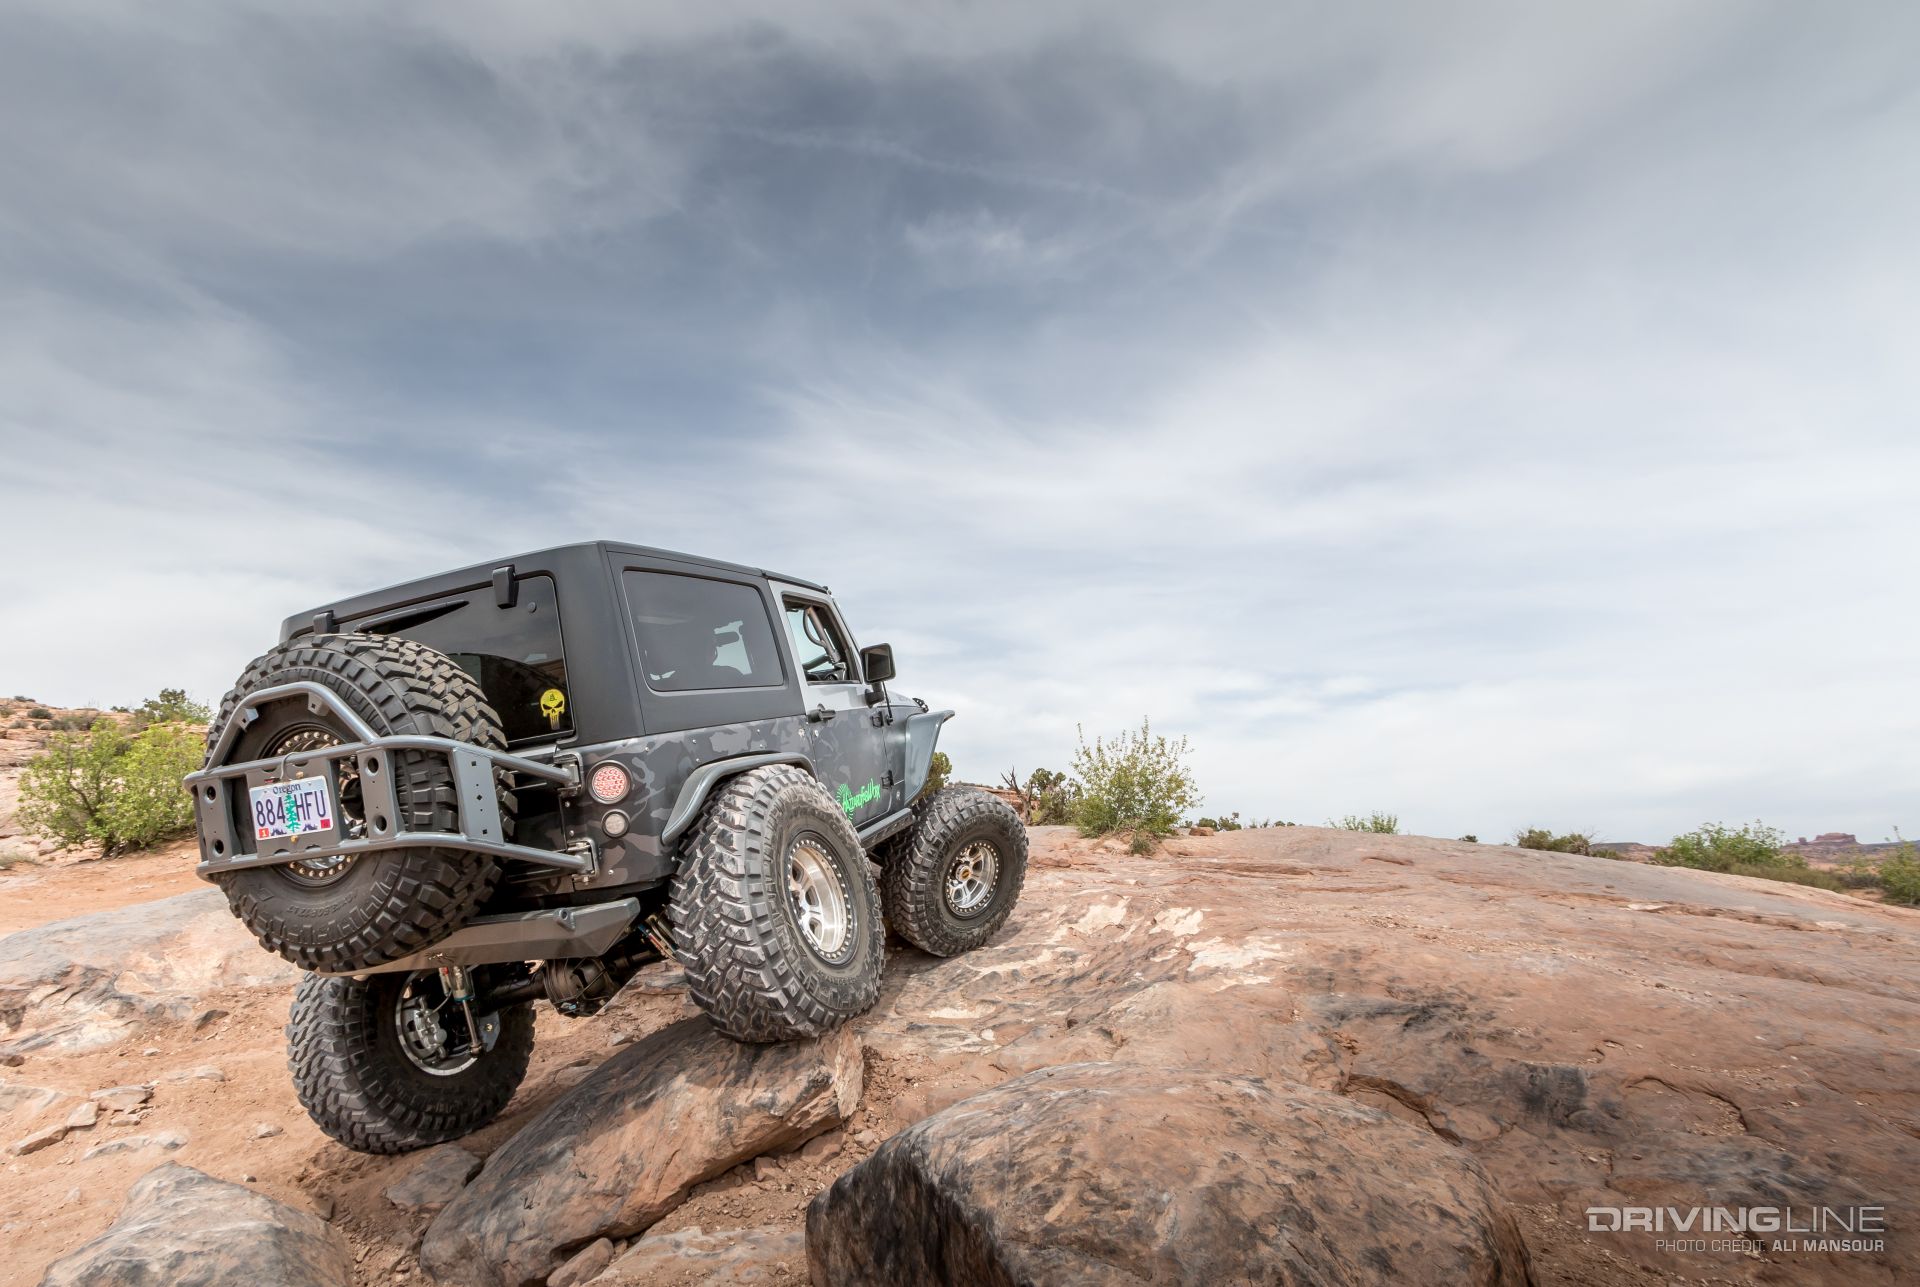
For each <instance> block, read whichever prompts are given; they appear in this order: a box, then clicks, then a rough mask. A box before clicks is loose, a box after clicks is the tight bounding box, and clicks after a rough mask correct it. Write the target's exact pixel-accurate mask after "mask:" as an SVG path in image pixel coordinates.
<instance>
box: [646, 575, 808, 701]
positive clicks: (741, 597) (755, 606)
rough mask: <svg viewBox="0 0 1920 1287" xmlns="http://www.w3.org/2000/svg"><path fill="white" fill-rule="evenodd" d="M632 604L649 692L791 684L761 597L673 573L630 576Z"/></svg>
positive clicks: (736, 586)
mask: <svg viewBox="0 0 1920 1287" xmlns="http://www.w3.org/2000/svg"><path fill="white" fill-rule="evenodd" d="M626 588H627V603H628V604H629V605H630V607H631V608H632V610H633V634H634V638H635V640H636V641H638V643H639V645H640V665H641V669H642V670H643V671H645V672H646V676H647V686H648V687H649V688H651V689H653V690H654V691H655V692H658V693H679V692H685V691H687V690H689V689H695V688H768V687H774V686H777V685H779V684H783V683H785V682H786V677H785V675H783V674H782V673H781V670H780V654H779V650H778V649H777V648H775V646H774V641H773V623H772V622H771V621H769V620H768V619H767V605H766V602H765V601H764V600H763V599H762V598H761V597H760V591H759V590H758V589H756V588H755V587H753V586H750V585H742V584H741V583H740V582H738V581H715V580H712V579H711V578H708V577H699V576H682V575H680V574H679V573H674V572H640V571H634V570H629V571H628V572H627V573H626Z"/></svg>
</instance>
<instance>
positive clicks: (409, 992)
mask: <svg viewBox="0 0 1920 1287" xmlns="http://www.w3.org/2000/svg"><path fill="white" fill-rule="evenodd" d="M491 1017H492V1016H489V1018H491ZM393 1020H394V1023H395V1025H396V1026H397V1027H398V1028H399V1031H400V1051H401V1053H402V1054H404V1055H406V1057H407V1060H408V1062H409V1063H411V1064H412V1065H413V1066H414V1067H415V1068H418V1069H419V1070H420V1071H421V1072H423V1073H427V1074H429V1075H431V1076H434V1077H451V1076H453V1075H454V1074H455V1073H459V1072H465V1071H466V1070H467V1069H469V1068H471V1067H473V1065H474V1063H475V1061H477V1060H478V1059H479V1058H480V1054H481V1051H482V1050H483V1049H484V1046H483V1044H482V1043H481V1042H476V1041H474V1040H473V1035H472V1034H469V1033H468V1031H467V1026H466V1016H465V1015H464V1014H463V1013H462V1012H461V1007H460V1003H459V1002H457V1001H454V1000H452V999H451V998H449V997H448V996H447V994H446V992H445V990H444V989H443V988H442V987H441V985H440V978H439V974H438V972H436V971H432V970H421V971H418V972H417V973H415V974H414V976H413V977H412V978H410V979H408V980H407V986H406V987H404V988H402V989H400V1001H399V1004H398V1005H396V1006H394V1009H393Z"/></svg>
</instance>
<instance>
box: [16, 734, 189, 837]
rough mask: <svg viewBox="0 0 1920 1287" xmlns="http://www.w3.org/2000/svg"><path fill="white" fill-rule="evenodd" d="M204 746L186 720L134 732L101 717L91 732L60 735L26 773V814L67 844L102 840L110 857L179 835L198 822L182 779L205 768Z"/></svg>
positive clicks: (31, 825)
mask: <svg viewBox="0 0 1920 1287" xmlns="http://www.w3.org/2000/svg"><path fill="white" fill-rule="evenodd" d="M201 749H202V748H201V739H200V737H199V735H198V734H197V732H196V731H195V730H194V729H193V728H191V727H189V726H188V725H185V724H156V725H154V726H153V727H151V728H149V729H146V730H145V731H143V732H141V733H140V734H138V735H137V736H131V737H130V736H128V735H127V733H126V732H124V731H123V730H122V729H120V728H119V727H118V726H117V725H115V724H114V723H113V721H111V720H101V721H100V722H99V723H97V724H95V725H94V726H93V728H92V729H91V730H89V731H88V732H87V733H85V734H84V735H82V734H76V733H62V734H58V735H56V736H55V737H54V738H53V740H52V741H51V742H50V743H48V745H47V749H46V751H45V752H43V753H42V754H40V755H38V756H36V757H35V758H33V759H32V760H30V761H28V762H27V767H26V769H25V771H24V772H23V773H22V774H21V777H20V820H21V822H22V823H23V824H24V825H25V826H26V827H27V828H28V829H29V830H30V831H33V832H34V833H36V834H38V835H42V836H46V837H48V838H49V839H53V840H58V841H59V842H60V843H61V844H65V845H79V844H86V843H89V842H91V843H94V844H98V845H99V846H100V852H101V854H102V855H103V856H111V855H113V854H117V853H121V852H124V851H126V850H129V849H140V848H144V847H145V846H147V845H151V844H153V843H155V842H156V841H160V840H165V839H167V838H168V837H170V836H175V835H179V834H180V833H181V832H184V831H186V830H187V829H188V828H190V827H191V826H192V825H193V801H192V800H191V798H189V797H188V795H187V793H186V791H185V790H184V789H182V787H181V785H180V779H181V778H182V777H183V776H184V775H186V774H188V773H191V772H193V770H195V769H197V768H199V767H200V757H201Z"/></svg>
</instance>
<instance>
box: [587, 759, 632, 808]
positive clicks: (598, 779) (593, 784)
mask: <svg viewBox="0 0 1920 1287" xmlns="http://www.w3.org/2000/svg"><path fill="white" fill-rule="evenodd" d="M632 789H633V779H632V778H630V777H628V776H627V771H626V770H625V769H623V768H621V767H620V766H619V765H618V764H602V765H600V766H599V767H598V768H596V769H594V771H593V776H592V777H590V778H588V779H587V792H588V794H590V795H591V796H593V798H594V799H596V800H598V801H599V802H600V803H601V804H616V803H618V802H619V801H621V800H624V799H626V798H627V792H629V791H631V790H632Z"/></svg>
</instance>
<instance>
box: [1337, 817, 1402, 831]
mask: <svg viewBox="0 0 1920 1287" xmlns="http://www.w3.org/2000/svg"><path fill="white" fill-rule="evenodd" d="M1327 825H1328V826H1329V827H1338V828H1340V829H1341V830H1342V831H1371V832H1373V833H1374V834H1375V835H1379V836H1397V835H1399V834H1400V815H1399V814H1397V813H1369V814H1367V815H1366V816H1364V817H1362V816H1361V815H1360V814H1357V813H1349V814H1348V815H1347V816H1346V817H1344V818H1342V819H1340V820H1339V821H1338V822H1335V821H1333V820H1332V819H1328V821H1327Z"/></svg>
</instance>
